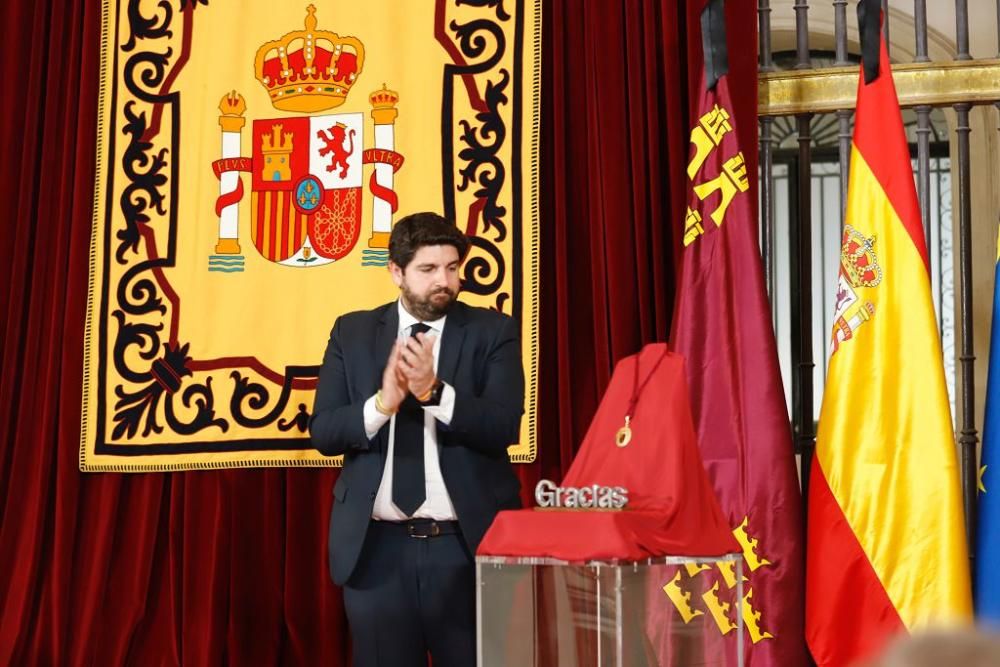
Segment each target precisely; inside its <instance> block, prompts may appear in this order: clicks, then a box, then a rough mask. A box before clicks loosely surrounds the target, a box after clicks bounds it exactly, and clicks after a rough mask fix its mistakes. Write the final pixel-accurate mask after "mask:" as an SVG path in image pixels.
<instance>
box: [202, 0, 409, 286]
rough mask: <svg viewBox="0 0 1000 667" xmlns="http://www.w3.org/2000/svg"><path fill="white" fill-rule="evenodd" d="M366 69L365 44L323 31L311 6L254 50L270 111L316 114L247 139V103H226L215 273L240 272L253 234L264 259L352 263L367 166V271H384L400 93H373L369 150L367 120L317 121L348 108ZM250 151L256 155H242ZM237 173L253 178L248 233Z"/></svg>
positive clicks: (228, 99) (398, 158)
mask: <svg viewBox="0 0 1000 667" xmlns="http://www.w3.org/2000/svg"><path fill="white" fill-rule="evenodd" d="M364 62H365V47H364V44H363V43H362V41H361V40H360V39H358V38H357V37H341V36H340V35H338V34H337V33H335V32H331V31H328V30H320V29H318V27H317V19H316V8H315V7H314V6H313V5H309V7H308V8H307V10H306V18H305V21H304V28H303V29H302V30H293V31H291V32H288V33H286V34H285V35H284V36H282V37H281V38H279V39H276V40H273V41H269V42H267V43H265V44H263V45H262V46H261V47H260V48H259V49H257V53H256V56H255V58H254V75H255V77H256V79H257V81H258V82H259V83H260V84H261V86H263V88H264V90H265V91H266V93H267V97H268V100H269V101H270V103H271V105H272V106H273V107H274V108H275V109H278V110H281V111H292V112H298V113H305V114H310V115H304V116H293V117H285V118H270V119H255V120H253V122H252V124H251V126H250V131H249V132H245V131H244V127H245V126H246V124H247V123H246V119H245V118H244V114H245V112H246V111H247V104H246V100H245V99H244V98H243V96H242V95H239V94H238V93H236V92H235V91H233V92H230V93H228V94H226V95H225V96H224V97H223V98H222V101H221V102H220V104H219V110H220V112H221V115H220V117H219V125H220V126H221V128H222V157H221V159H219V160H217V161H215V162H214V163H213V169H214V171H215V174H216V176H217V177H218V179H219V197H218V199H217V201H216V206H215V209H216V214H217V215H218V216H219V240H218V244H217V245H216V246H215V248H214V250H215V253H214V254H212V255H210V256H209V271H225V272H234V271H237V272H238V271H242V270H243V268H244V261H243V260H244V258H243V255H242V246H241V244H240V239H241V238H246V237H247V236H249V238H250V240H251V241H252V242H253V245H254V247H255V248H256V249H257V252H259V253H260V255H261V256H262V257H264V258H265V259H267V260H269V261H271V262H274V263H276V264H280V265H283V266H295V267H308V266H323V265H325V264H331V263H333V262H335V261H338V260H342V259H344V258H345V257H347V255H348V254H350V253H351V251H352V250H353V249H354V248H355V247H356V246H357V243H358V241H359V239H360V238H361V221H362V211H363V207H364V194H365V192H364V191H365V184H366V183H365V180H364V173H363V172H364V169H365V165H369V164H370V165H373V166H372V167H371V168H370V171H371V174H370V177H369V178H368V181H367V186H368V188H367V189H368V190H369V191H370V193H371V195H372V199H373V202H372V204H371V206H372V220H373V222H372V230H371V234H370V235H369V237H368V243H367V245H368V248H367V249H366V250H365V252H364V263H363V264H364V265H365V266H369V265H380V264H381V265H384V264H385V261H386V260H387V257H388V251H387V248H388V239H389V232H390V230H391V229H392V217H393V214H394V213H395V212H396V210H397V208H398V200H397V197H396V193H395V191H394V190H393V176H394V174H395V172H396V171H397V170H398V169H399V168H400V166H401V165H402V163H403V156H402V155H400V154H399V153H397V152H395V133H394V131H395V120H396V117H397V116H398V111H397V109H396V107H397V104H398V102H399V95H398V93H396V92H395V91H392V90H389V89H388V87H386V86H385V85H384V84H383V85H382V88H381V89H379V90H376V91H374V92H373V93H371V95H369V104H370V107H371V111H370V115H371V118H372V122H373V124H374V128H373V131H372V132H371V133H370V135H369V136H374V139H375V143H374V146H373V147H368V148H366V147H365V146H364V145H363V138H364V136H365V122H366V119H365V115H366V114H365V113H364V112H361V111H353V112H352V111H348V112H342V113H325V114H318V112H322V111H328V110H330V109H334V108H337V107H341V106H342V105H345V104H347V103H348V98H349V95H350V92H351V90H352V88H353V87H354V86H355V84H356V83H357V81H358V79H359V77H360V76H361V73H362V71H363V69H364ZM246 135H249V136H246ZM247 139H249V141H250V144H249V146H247V145H246V140H247ZM247 148H249V150H250V155H251V156H250V157H249V158H247V157H242V154H243V152H244V151H245V150H246V149H247ZM240 172H248V173H249V174H250V184H251V194H250V201H249V206H248V207H247V206H246V205H245V204H244V211H243V215H244V217H245V218H247V220H246V221H245V222H244V223H243V224H244V225H246V227H245V228H244V229H243V230H242V234H241V229H240V227H241V221H240V210H239V203H240V202H241V201H242V200H243V195H244V191H243V181H242V178H241V175H240Z"/></svg>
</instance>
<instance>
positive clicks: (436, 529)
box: [406, 521, 441, 540]
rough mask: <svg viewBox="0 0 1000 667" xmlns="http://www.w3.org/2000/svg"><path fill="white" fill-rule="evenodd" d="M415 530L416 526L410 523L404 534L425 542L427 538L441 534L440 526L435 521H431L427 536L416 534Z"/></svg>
mask: <svg viewBox="0 0 1000 667" xmlns="http://www.w3.org/2000/svg"><path fill="white" fill-rule="evenodd" d="M416 529H417V527H416V525H414V524H412V523H411V524H408V525H407V526H406V532H407V533H409V535H410V537H415V538H417V539H418V540H426V539H427V538H428V537H437V536H438V535H440V534H441V525H440V524H438V522H437V521H433V522H431V523H430V529H431V530H430V532H429V533H428V534H427V535H422V534H420V533H417V532H416Z"/></svg>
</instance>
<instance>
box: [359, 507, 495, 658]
mask: <svg viewBox="0 0 1000 667" xmlns="http://www.w3.org/2000/svg"><path fill="white" fill-rule="evenodd" d="M475 577H476V575H475V565H474V561H473V559H472V556H471V554H470V553H469V551H468V549H467V548H466V546H465V543H464V542H463V541H462V537H461V535H460V534H458V533H449V534H443V535H437V536H434V537H425V538H420V537H413V536H411V535H409V534H408V531H407V528H406V525H405V524H393V523H387V522H383V521H372V522H371V525H370V526H369V527H368V534H367V536H366V537H365V543H364V546H363V547H362V550H361V557H360V558H359V560H358V565H357V568H356V569H355V571H354V573H353V574H352V575H351V577H350V579H349V580H348V581H347V583H346V584H345V585H344V589H343V590H344V607H345V609H346V611H347V620H348V622H349V623H350V626H351V640H352V642H353V655H354V667H426V666H427V655H428V653H430V655H431V657H432V658H433V664H434V667H474V666H475V664H476V594H475Z"/></svg>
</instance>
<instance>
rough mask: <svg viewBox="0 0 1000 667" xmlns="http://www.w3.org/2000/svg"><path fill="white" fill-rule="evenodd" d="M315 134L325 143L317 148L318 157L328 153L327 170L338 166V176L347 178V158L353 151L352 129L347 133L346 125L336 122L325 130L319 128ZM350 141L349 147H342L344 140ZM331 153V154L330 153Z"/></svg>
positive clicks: (332, 169)
mask: <svg viewBox="0 0 1000 667" xmlns="http://www.w3.org/2000/svg"><path fill="white" fill-rule="evenodd" d="M316 136H317V137H319V139H320V140H321V141H322V142H323V143H324V144H326V146H324V147H323V148H320V149H319V154H320V157H324V156H326V155H330V164H328V165H327V166H326V170H327V171H334V170H335V169H336V168H337V167H338V166H339V167H340V178H347V158H349V157H350V156H351V154H352V153H354V130H353V129H352V130H351V132H350V134H349V135H348V133H347V126H346V125H344V124H343V123H337V124H336V125H334V126H333V127H331V128H329V129H327V130H320V131H319V132H317V133H316ZM345 141H348V142H350V147H349V148H347V149H346V150H345V149H344V142H345ZM331 154H332V155H331Z"/></svg>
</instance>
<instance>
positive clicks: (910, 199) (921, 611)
mask: <svg viewBox="0 0 1000 667" xmlns="http://www.w3.org/2000/svg"><path fill="white" fill-rule="evenodd" d="M864 5H865V0H863V1H862V3H861V5H859V12H858V13H859V19H860V20H859V23H860V24H861V30H862V45H863V49H864V51H865V54H864V55H865V57H864V64H863V72H864V76H863V78H862V79H861V81H859V83H858V98H857V113H856V117H855V128H854V140H853V145H852V151H851V172H850V173H851V176H850V184H849V187H848V194H847V213H846V220H845V225H844V233H843V239H842V244H841V249H840V273H839V277H838V283H837V287H836V289H837V292H836V300H835V304H836V306H835V307H836V314H835V323H834V327H833V331H832V333H831V336H830V346H831V348H832V350H833V354H832V356H831V357H830V365H829V369H828V372H827V383H826V389H825V392H824V395H823V407H822V411H821V413H820V420H819V429H818V434H817V439H816V456H815V458H814V459H813V467H812V471H811V476H810V485H809V521H808V536H807V562H806V638H807V641H808V643H809V648H810V650H811V651H812V654H813V657H814V658H815V660H816V663H817V664H818V665H820V666H821V667H824V666H826V665H832V666H839V665H848V664H850V663H852V662H853V661H854V660H856V659H858V658H860V657H864V656H867V655H870V654H872V653H873V652H875V651H877V650H878V649H879V648H880V647H881V645H882V644H883V643H884V642H885V641H886V640H887V639H888V638H890V637H892V636H893V635H896V634H899V633H904V632H909V631H913V630H915V629H918V628H921V627H924V626H927V625H930V624H940V623H954V622H962V621H965V620H967V619H968V618H969V617H970V614H971V601H970V586H969V569H968V552H967V548H966V540H965V533H964V530H963V528H962V525H963V523H962V517H963V512H962V502H961V494H960V490H959V477H958V468H957V462H956V454H955V440H954V434H953V431H952V422H951V413H950V410H949V405H948V395H947V391H946V388H945V375H944V367H943V364H942V360H941V345H940V341H939V339H938V330H937V320H936V318H935V316H934V305H933V302H932V300H931V291H930V276H929V273H928V259H927V248H926V244H925V240H924V233H923V227H922V225H921V219H920V209H919V207H918V204H917V196H916V192H915V190H914V187H913V173H912V171H911V167H910V155H909V150H908V148H907V143H906V137H905V135H904V133H903V125H902V120H901V117H900V113H899V102H898V100H897V98H896V89H895V87H894V85H893V81H892V73H891V72H890V70H889V58H888V55H887V54H886V50H885V46H884V44H881V45H880V46H879V40H880V35H879V29H878V13H879V3H878V0H874V1H873V2H869V3H868V7H863V6H864ZM866 12H867V15H865V14H866Z"/></svg>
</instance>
